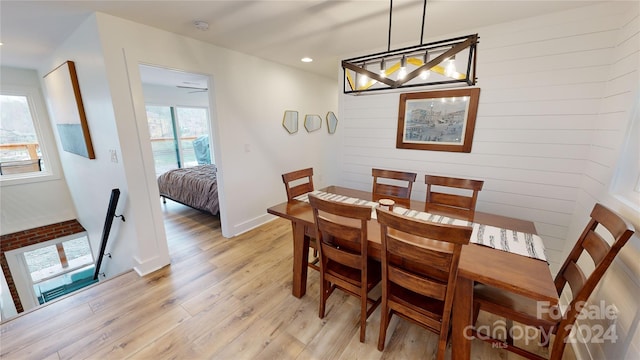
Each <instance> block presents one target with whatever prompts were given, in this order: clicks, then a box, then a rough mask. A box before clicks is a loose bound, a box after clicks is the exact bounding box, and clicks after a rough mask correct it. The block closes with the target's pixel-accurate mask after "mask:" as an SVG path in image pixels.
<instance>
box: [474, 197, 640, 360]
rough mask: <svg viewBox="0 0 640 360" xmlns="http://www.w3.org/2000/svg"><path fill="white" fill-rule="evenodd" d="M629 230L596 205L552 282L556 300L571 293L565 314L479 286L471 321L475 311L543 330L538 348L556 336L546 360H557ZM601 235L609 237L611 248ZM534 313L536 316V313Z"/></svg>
mask: <svg viewBox="0 0 640 360" xmlns="http://www.w3.org/2000/svg"><path fill="white" fill-rule="evenodd" d="M633 229H634V228H633V226H632V225H631V224H630V223H629V222H627V221H626V220H625V219H624V218H622V217H621V216H620V215H618V214H617V213H615V212H614V211H612V210H610V209H608V208H606V207H605V206H603V205H601V204H596V205H595V206H594V207H593V210H592V211H591V220H590V221H589V223H588V224H587V226H586V228H585V229H584V231H583V232H582V234H581V235H580V237H579V238H578V241H577V242H576V244H575V246H574V247H573V249H572V250H571V252H570V253H569V256H567V258H566V260H565V261H564V264H563V265H562V267H561V268H560V271H559V272H558V275H557V276H556V278H555V286H556V290H557V292H558V297H560V295H561V294H562V292H563V291H564V289H565V286H566V285H569V288H570V291H569V293H570V294H571V295H572V297H573V299H572V300H571V302H570V304H569V306H568V307H567V309H566V311H564V313H562V312H561V311H560V309H558V307H554V308H550V309H548V310H549V311H547V309H546V308H544V307H543V309H544V310H542V311H541V310H540V308H539V305H540V304H538V303H537V302H536V301H535V300H532V299H529V298H527V297H525V296H521V295H516V294H513V293H510V292H508V291H505V290H498V289H495V288H492V287H489V286H486V285H483V284H477V285H476V287H475V288H474V323H475V321H476V319H477V317H478V312H479V311H480V310H484V311H487V312H489V313H492V314H496V315H498V316H502V317H504V318H506V319H508V320H511V321H517V322H519V323H521V324H524V325H528V326H533V327H536V328H538V329H539V330H540V331H541V336H540V340H541V343H540V345H542V346H548V345H549V340H550V337H551V335H552V334H555V340H554V342H553V348H552V349H551V353H550V356H549V357H550V359H561V358H562V354H563V352H564V348H565V345H566V343H567V340H568V339H567V337H568V336H569V333H570V332H571V329H572V328H573V325H574V323H575V321H576V318H577V317H578V316H579V315H580V312H581V309H582V305H584V304H585V302H586V301H587V300H588V299H589V296H590V295H591V293H592V292H593V290H594V288H595V287H596V285H597V284H598V282H600V279H602V276H603V275H604V273H605V272H606V270H607V268H608V267H609V265H611V263H612V262H613V259H614V258H615V257H616V255H617V254H618V252H619V251H620V249H621V248H622V247H623V246H624V245H625V244H626V243H627V241H628V240H629V238H630V237H631V236H632V235H633V233H634V230H633ZM607 233H608V234H607ZM601 234H604V235H605V237H610V238H612V239H613V241H612V243H611V245H609V243H608V242H607V241H606V240H605V239H604V237H603V236H601ZM585 253H586V255H588V256H585V257H584V259H583V260H581V261H580V262H578V259H580V257H581V255H583V254H585ZM587 258H590V259H591V260H592V261H593V262H592V265H593V269H594V270H593V271H592V272H591V273H590V274H589V275H588V276H587V275H585V273H588V272H587V271H586V269H585V267H584V265H585V262H584V261H587V262H588V259H587ZM532 275H535V274H532ZM538 313H540V314H539V315H538ZM511 321H509V322H511ZM474 334H475V335H476V336H477V337H479V338H480V339H482V340H484V341H487V342H490V343H492V344H495V345H498V346H500V347H503V348H505V349H507V350H509V351H511V352H514V353H516V354H518V355H520V356H523V357H526V358H529V359H544V358H543V357H542V356H540V355H537V354H534V353H532V352H530V351H527V350H525V349H523V348H520V347H517V346H515V345H514V344H513V340H512V339H510V338H508V339H507V340H506V341H502V340H498V339H495V338H491V337H489V336H488V335H487V334H484V333H481V332H479V331H476V330H474Z"/></svg>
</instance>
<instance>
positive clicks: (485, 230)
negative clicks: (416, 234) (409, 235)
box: [295, 190, 547, 261]
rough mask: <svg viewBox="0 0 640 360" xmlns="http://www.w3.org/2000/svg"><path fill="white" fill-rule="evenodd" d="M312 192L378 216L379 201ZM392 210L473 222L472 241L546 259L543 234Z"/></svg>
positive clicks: (423, 217)
mask: <svg viewBox="0 0 640 360" xmlns="http://www.w3.org/2000/svg"><path fill="white" fill-rule="evenodd" d="M311 193H312V194H314V195H316V196H318V197H319V198H321V199H325V200H331V201H336V202H342V203H347V204H355V205H366V206H370V207H371V217H372V218H373V219H375V218H376V211H375V207H376V206H378V203H377V202H375V201H369V200H362V199H358V198H353V197H349V196H344V195H339V194H332V193H328V192H324V191H319V190H314V191H313V192H311ZM295 199H296V200H300V201H304V202H309V196H308V193H307V194H303V195H300V196H298V197H296V198H295ZM393 212H394V213H396V214H399V215H403V216H406V217H410V218H415V219H419V220H423V221H429V222H434V223H439V224H450V225H458V226H472V227H473V233H472V234H471V240H470V241H471V242H472V243H474V244H479V245H484V246H489V247H491V248H494V249H498V250H502V251H508V252H510V253H514V254H518V255H523V256H527V257H530V258H534V259H539V260H543V261H547V257H546V255H545V249H544V243H543V242H542V238H541V237H540V236H538V235H535V234H529V233H523V232H520V231H514V230H510V229H503V228H499V227H495V226H491V225H484V224H478V223H474V222H471V221H467V220H460V219H456V218H452V217H448V216H442V215H436V214H430V213H428V212H424V211H417V210H411V209H406V208H403V207H400V206H394V208H393Z"/></svg>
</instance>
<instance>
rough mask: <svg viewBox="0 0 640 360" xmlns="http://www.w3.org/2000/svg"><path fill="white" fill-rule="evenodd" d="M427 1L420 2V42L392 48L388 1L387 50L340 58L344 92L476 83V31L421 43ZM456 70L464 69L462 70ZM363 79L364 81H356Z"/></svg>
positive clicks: (391, 14)
mask: <svg viewBox="0 0 640 360" xmlns="http://www.w3.org/2000/svg"><path fill="white" fill-rule="evenodd" d="M426 10H427V0H424V2H423V9H422V28H421V30H420V45H416V46H411V47H405V48H401V49H396V50H391V20H392V18H393V0H389V38H388V41H387V51H385V52H381V53H375V54H370V55H365V56H359V57H356V58H351V59H346V60H342V68H343V70H344V93H345V94H358V93H363V92H368V91H377V90H392V89H399V88H406V87H415V86H433V85H440V86H446V85H451V86H473V85H475V84H476V51H477V44H478V39H479V37H478V34H473V35H467V36H461V37H456V38H452V39H447V40H441V41H435V42H431V43H427V44H424V43H423V35H424V23H425V17H426ZM457 69H464V70H462V71H464V73H461V72H458V71H459V70H457ZM356 78H358V79H357V80H362V79H366V81H356Z"/></svg>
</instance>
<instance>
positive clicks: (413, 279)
mask: <svg viewBox="0 0 640 360" xmlns="http://www.w3.org/2000/svg"><path fill="white" fill-rule="evenodd" d="M376 212H377V216H378V222H379V223H380V227H381V234H382V253H381V258H382V315H381V324H380V337H379V339H378V349H379V350H383V349H384V343H385V338H386V328H387V327H388V325H389V321H390V317H391V315H392V314H397V315H400V316H401V317H404V318H406V319H409V320H411V321H414V322H416V323H418V324H420V325H422V326H423V327H425V328H427V329H429V330H431V331H433V332H435V333H436V334H439V337H440V338H439V342H438V358H439V359H442V358H444V353H445V349H446V344H447V337H448V334H449V323H450V317H451V309H452V306H453V295H454V290H455V282H456V279H457V274H458V262H459V260H460V252H461V250H462V246H463V245H465V244H468V243H469V239H470V238H471V233H472V228H471V227H469V226H455V225H448V224H437V223H430V222H426V221H421V220H417V219H412V218H407V217H404V216H401V215H398V214H395V213H393V212H390V211H387V210H384V209H381V208H376Z"/></svg>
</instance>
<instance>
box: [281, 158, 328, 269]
mask: <svg viewBox="0 0 640 360" xmlns="http://www.w3.org/2000/svg"><path fill="white" fill-rule="evenodd" d="M282 182H284V187H285V190H286V192H287V201H292V200H293V199H294V198H295V197H297V196H300V195H303V194H306V193H308V192H311V191H313V190H314V188H313V168H307V169H300V170H295V171H291V172H288V173H284V174H282ZM291 226H293V223H292V224H291ZM314 233H315V230H314V229H313V228H307V227H305V229H304V236H305V238H306V240H308V241H309V247H310V248H312V249H313V257H312V258H311V260H309V261H308V262H307V264H308V266H309V267H310V268H312V269H314V270H318V271H319V270H320V268H319V267H318V261H319V260H320V259H319V258H318V246H317V244H316V240H315V238H314V236H313V234H314Z"/></svg>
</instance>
